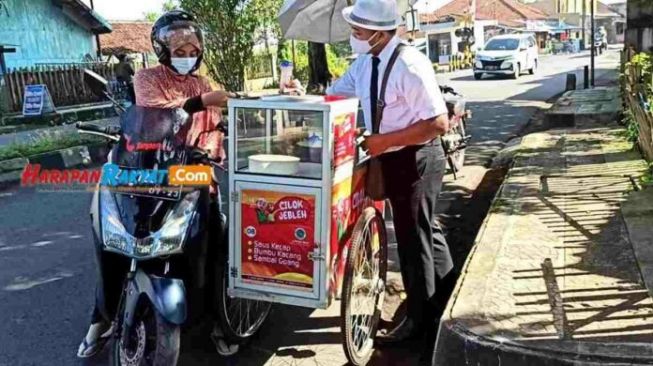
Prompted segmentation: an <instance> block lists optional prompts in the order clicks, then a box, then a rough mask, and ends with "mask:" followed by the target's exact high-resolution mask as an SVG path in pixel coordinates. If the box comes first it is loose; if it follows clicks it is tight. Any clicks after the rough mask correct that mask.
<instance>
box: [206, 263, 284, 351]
mask: <svg viewBox="0 0 653 366" xmlns="http://www.w3.org/2000/svg"><path fill="white" fill-rule="evenodd" d="M220 272H221V274H219V275H218V277H219V278H218V289H217V290H218V319H219V321H220V328H221V329H222V332H223V334H224V336H225V337H226V338H227V339H228V340H229V341H231V342H235V343H239V344H241V343H243V342H245V341H246V340H248V339H249V338H251V337H252V336H253V335H254V334H256V332H258V331H259V329H261V327H262V326H263V323H264V322H265V320H266V319H267V317H268V315H269V314H270V308H271V307H272V303H269V302H265V301H257V300H247V299H239V298H231V297H229V296H228V295H227V287H228V282H227V281H228V272H227V269H226V268H224V270H221V271H220Z"/></svg>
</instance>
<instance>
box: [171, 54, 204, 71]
mask: <svg viewBox="0 0 653 366" xmlns="http://www.w3.org/2000/svg"><path fill="white" fill-rule="evenodd" d="M196 63H197V57H171V58H170V64H171V65H172V66H173V67H174V68H175V69H176V70H177V72H178V73H179V74H180V75H187V74H188V73H189V72H190V70H192V69H193V67H195V64H196Z"/></svg>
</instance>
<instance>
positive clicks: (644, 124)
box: [621, 50, 653, 161]
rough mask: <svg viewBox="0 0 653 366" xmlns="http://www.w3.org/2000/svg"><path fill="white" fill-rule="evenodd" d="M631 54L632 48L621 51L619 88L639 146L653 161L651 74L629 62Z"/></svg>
mask: <svg viewBox="0 0 653 366" xmlns="http://www.w3.org/2000/svg"><path fill="white" fill-rule="evenodd" d="M633 56H634V52H633V51H632V50H626V51H622V56H621V73H622V79H621V84H622V85H621V88H622V90H623V94H624V102H625V104H626V108H627V109H628V110H629V111H630V113H631V114H632V118H634V119H635V121H636V122H637V125H638V130H639V138H638V139H639V140H638V144H639V147H640V149H641V151H642V153H643V154H644V156H645V157H646V159H647V160H648V161H653V106H651V103H653V90H652V88H653V75H651V74H648V73H644V70H642V68H641V66H640V65H636V64H632V63H630V62H629V61H630V60H632V58H633Z"/></svg>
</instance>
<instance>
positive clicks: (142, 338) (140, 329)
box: [110, 302, 180, 366]
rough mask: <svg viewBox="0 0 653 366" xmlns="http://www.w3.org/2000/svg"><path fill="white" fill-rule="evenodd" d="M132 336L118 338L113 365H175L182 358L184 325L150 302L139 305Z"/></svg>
mask: <svg viewBox="0 0 653 366" xmlns="http://www.w3.org/2000/svg"><path fill="white" fill-rule="evenodd" d="M127 337H128V338H129V340H126V339H122V337H119V338H116V340H115V341H114V342H113V347H112V350H111V363H110V364H111V365H113V366H173V365H176V364H177V359H178V358H179V339H180V328H179V326H178V325H175V324H172V323H169V322H167V321H166V320H165V319H163V317H161V316H160V315H159V314H157V312H156V311H154V309H153V308H152V305H151V304H150V303H148V302H142V303H141V304H139V306H138V307H137V308H136V315H135V317H134V325H133V326H132V328H131V329H130V330H129V331H128V333H127Z"/></svg>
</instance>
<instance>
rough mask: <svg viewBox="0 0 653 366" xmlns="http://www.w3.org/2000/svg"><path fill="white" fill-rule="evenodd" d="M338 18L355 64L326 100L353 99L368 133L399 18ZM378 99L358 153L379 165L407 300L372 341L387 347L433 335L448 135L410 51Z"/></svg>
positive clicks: (364, 6)
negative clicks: (399, 315) (390, 326)
mask: <svg viewBox="0 0 653 366" xmlns="http://www.w3.org/2000/svg"><path fill="white" fill-rule="evenodd" d="M343 16H344V17H345V20H347V22H349V24H350V25H351V27H352V33H353V34H352V36H351V40H350V41H351V45H352V48H353V50H354V52H355V53H358V54H359V57H358V58H357V59H356V61H355V62H354V63H353V64H352V65H351V67H350V68H349V70H348V71H347V72H346V73H345V75H343V76H342V78H340V79H339V80H337V81H336V82H335V83H334V84H333V86H331V87H330V88H329V89H328V90H327V94H333V95H345V96H355V97H358V98H359V99H360V100H361V104H362V107H363V112H364V116H365V126H366V129H367V130H368V131H372V130H373V128H372V127H373V121H374V119H375V115H376V113H377V111H376V108H374V106H375V105H376V104H377V103H378V102H379V101H378V99H379V91H380V90H381V86H382V80H383V75H384V73H385V69H386V67H387V66H388V63H389V60H390V58H391V56H392V54H393V53H394V51H395V48H397V46H398V45H399V44H400V43H401V40H400V39H399V38H398V37H397V36H396V30H397V28H398V26H399V25H400V24H401V18H400V17H399V14H398V11H397V4H396V1H395V0H358V1H356V4H355V5H354V6H352V7H348V8H345V9H344V10H343ZM384 99H385V107H384V110H383V113H382V119H381V122H380V126H379V128H378V129H379V133H378V134H373V135H371V136H369V137H367V138H366V140H365V147H366V148H367V150H368V152H369V154H371V155H372V156H375V157H379V159H380V160H381V163H382V167H383V176H384V181H385V190H386V194H387V195H388V198H389V200H390V203H391V205H392V213H393V217H394V224H395V233H396V236H397V242H398V251H399V259H400V264H401V273H402V277H403V281H404V286H405V288H406V293H407V302H408V311H407V317H406V318H405V320H404V321H402V322H401V324H400V325H399V326H398V327H397V328H395V329H394V330H391V331H390V332H388V333H387V334H385V335H380V336H379V337H377V341H381V342H382V343H395V342H400V341H404V340H407V339H410V338H415V337H418V336H421V335H422V334H423V332H424V331H431V332H434V331H435V327H436V325H435V320H436V319H435V318H436V317H438V316H439V314H438V311H441V310H443V307H444V304H445V303H446V299H447V297H448V295H449V293H448V292H449V291H450V289H451V288H452V287H453V286H452V285H453V278H452V277H453V275H452V274H451V272H452V268H453V262H452V259H451V254H450V253H449V247H448V245H447V242H446V240H445V238H444V235H443V233H442V229H441V228H440V226H439V225H438V224H437V223H436V221H435V205H436V202H437V197H438V194H439V193H440V189H441V187H442V178H443V176H444V172H445V166H446V163H445V155H444V150H443V148H442V143H441V141H440V138H439V137H440V136H442V135H443V134H445V133H446V131H447V130H448V128H449V118H448V112H447V107H446V105H445V103H444V100H443V97H442V95H441V93H440V89H439V86H438V84H437V81H436V78H435V72H434V70H433V66H432V65H431V62H430V61H429V59H428V58H427V57H426V56H424V55H423V54H422V53H420V52H419V51H418V50H417V49H415V48H413V47H410V46H405V47H404V48H403V49H402V51H401V53H400V54H399V56H398V58H397V59H396V62H395V64H394V66H393V68H392V69H391V72H390V74H389V78H388V83H387V89H386V94H385V98H384ZM436 289H437V291H436Z"/></svg>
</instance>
